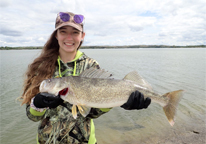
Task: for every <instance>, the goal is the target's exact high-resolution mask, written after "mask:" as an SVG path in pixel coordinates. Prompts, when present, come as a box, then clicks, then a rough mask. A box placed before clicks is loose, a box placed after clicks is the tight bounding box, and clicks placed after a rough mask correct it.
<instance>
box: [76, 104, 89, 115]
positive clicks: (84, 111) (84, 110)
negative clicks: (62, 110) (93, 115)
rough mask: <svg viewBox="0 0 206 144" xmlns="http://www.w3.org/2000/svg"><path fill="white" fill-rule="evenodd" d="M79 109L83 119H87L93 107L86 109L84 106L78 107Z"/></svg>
mask: <svg viewBox="0 0 206 144" xmlns="http://www.w3.org/2000/svg"><path fill="white" fill-rule="evenodd" d="M77 107H78V109H79V112H80V113H81V115H82V116H83V117H86V116H87V115H88V114H89V112H90V110H91V107H86V106H82V105H77Z"/></svg>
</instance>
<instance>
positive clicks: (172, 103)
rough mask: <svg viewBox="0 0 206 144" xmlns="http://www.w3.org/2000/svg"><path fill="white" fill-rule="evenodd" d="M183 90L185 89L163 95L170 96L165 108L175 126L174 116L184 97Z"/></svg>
mask: <svg viewBox="0 0 206 144" xmlns="http://www.w3.org/2000/svg"><path fill="white" fill-rule="evenodd" d="M182 92H183V90H178V91H173V92H169V93H166V94H164V95H163V97H168V98H169V101H168V103H167V105H166V106H164V107H163V110H164V112H165V115H166V116H167V119H168V121H169V123H170V125H171V126H173V125H174V123H175V121H174V117H175V114H176V108H177V106H178V103H179V101H180V99H181V98H182V94H183V93H182Z"/></svg>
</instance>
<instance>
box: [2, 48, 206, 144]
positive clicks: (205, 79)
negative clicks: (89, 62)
mask: <svg viewBox="0 0 206 144" xmlns="http://www.w3.org/2000/svg"><path fill="white" fill-rule="evenodd" d="M82 51H83V52H85V53H86V54H87V55H88V56H90V57H91V58H94V59H96V60H97V61H98V62H99V64H100V66H101V68H103V69H105V70H107V71H109V72H111V73H112V74H113V75H114V78H118V79H122V78H123V77H124V76H125V75H126V74H127V73H129V72H131V71H133V70H136V71H138V73H139V74H140V75H142V76H143V77H144V78H145V79H146V80H147V81H148V82H149V83H150V84H151V85H152V87H153V89H154V90H155V91H156V92H158V93H160V94H164V93H166V92H169V91H174V90H179V89H183V90H184V96H183V98H182V100H181V101H180V104H179V106H178V111H177V116H176V123H175V125H174V127H171V126H170V125H169V123H168V121H167V118H166V116H165V115H164V112H163V110H162V108H161V107H160V106H159V105H158V104H155V103H152V104H151V105H150V106H149V108H148V109H145V110H139V111H136V110H135V111H126V110H124V109H122V108H119V107H116V108H113V109H112V110H111V111H110V112H108V113H107V114H105V115H103V116H101V117H99V118H98V119H96V120H94V123H95V126H96V137H97V140H98V143H100V144H101V143H102V144H105V143H108V144H109V143H122V144H126V143H128V144H130V143H161V141H163V140H165V139H168V138H170V137H174V136H179V135H181V134H184V132H185V131H188V130H189V131H194V130H196V131H198V128H199V127H202V126H204V127H205V124H206V123H205V119H206V49H203V48H202V49H201V48H189V49H187V48H178V49H172V48H165V49H164V48H161V49H155V48H148V49H84V50H82ZM0 53H1V55H0V58H1V59H0V61H1V63H0V64H1V65H0V70H1V94H0V98H1V99H0V112H1V114H0V119H1V120H0V140H1V141H0V142H1V143H3V144H11V143H21V144H28V143H29V144H35V137H36V131H37V126H38V122H32V121H30V120H29V119H28V118H27V117H26V113H25V106H20V103H19V102H16V101H15V99H16V98H17V97H18V96H20V95H21V92H22V83H23V78H24V76H23V75H24V73H25V71H26V69H27V66H28V64H29V63H31V62H32V60H33V59H34V58H35V57H36V56H37V55H38V54H39V53H40V50H9V51H0Z"/></svg>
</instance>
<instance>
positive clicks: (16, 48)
mask: <svg viewBox="0 0 206 144" xmlns="http://www.w3.org/2000/svg"><path fill="white" fill-rule="evenodd" d="M42 48H43V46H22V47H20V46H19V47H7V46H1V47H0V50H31V49H32V50H33V49H42ZM126 48H206V45H188V46H175V45H173V46H170V45H125V46H106V45H105V46H81V49H126Z"/></svg>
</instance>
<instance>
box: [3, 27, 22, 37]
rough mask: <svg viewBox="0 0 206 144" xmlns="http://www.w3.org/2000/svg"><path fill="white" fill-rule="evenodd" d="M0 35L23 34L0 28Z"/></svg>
mask: <svg viewBox="0 0 206 144" xmlns="http://www.w3.org/2000/svg"><path fill="white" fill-rule="evenodd" d="M0 34H1V35H5V36H22V35H23V33H22V32H20V31H17V30H13V29H9V28H1V29H0Z"/></svg>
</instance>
